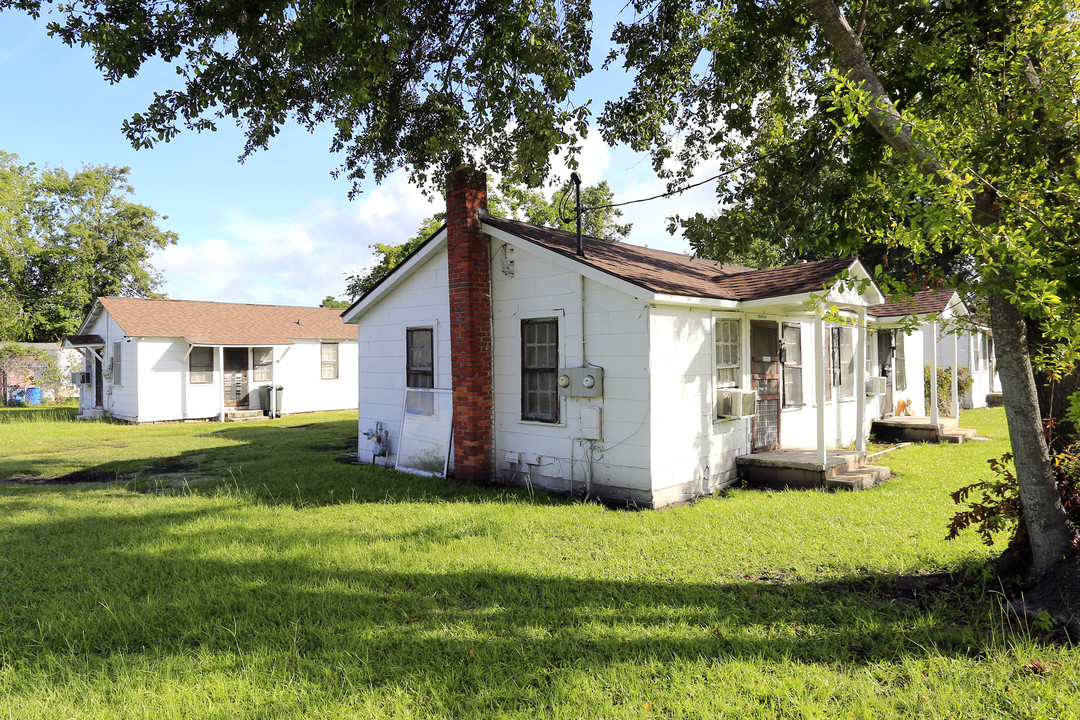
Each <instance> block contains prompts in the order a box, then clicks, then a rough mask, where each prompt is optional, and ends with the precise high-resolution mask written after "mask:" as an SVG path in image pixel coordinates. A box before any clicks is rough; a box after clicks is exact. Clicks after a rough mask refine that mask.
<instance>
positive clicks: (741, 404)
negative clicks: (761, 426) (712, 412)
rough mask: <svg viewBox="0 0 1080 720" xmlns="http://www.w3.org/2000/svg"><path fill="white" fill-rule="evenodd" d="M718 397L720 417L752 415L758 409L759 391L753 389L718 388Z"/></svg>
mask: <svg viewBox="0 0 1080 720" xmlns="http://www.w3.org/2000/svg"><path fill="white" fill-rule="evenodd" d="M716 397H717V403H716V405H717V408H716V409H717V415H719V416H720V417H750V416H751V415H753V414H754V411H755V410H756V409H757V393H756V392H755V391H753V390H734V389H732V390H717V392H716Z"/></svg>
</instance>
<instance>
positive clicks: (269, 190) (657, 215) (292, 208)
mask: <svg viewBox="0 0 1080 720" xmlns="http://www.w3.org/2000/svg"><path fill="white" fill-rule="evenodd" d="M47 19H48V18H47V16H46V17H45V18H43V20H42V21H39V22H34V21H33V20H31V19H30V18H28V17H26V16H25V15H21V14H18V13H15V12H12V11H7V12H3V13H0V98H3V99H4V100H3V102H2V108H0V150H5V151H7V152H11V153H15V154H17V155H19V156H20V158H21V159H22V161H23V162H35V163H37V164H38V165H49V166H53V167H57V166H63V167H64V168H66V169H68V170H71V171H74V170H78V169H79V168H80V167H82V166H83V165H84V164H88V165H105V164H107V165H120V166H128V167H130V168H131V175H130V180H131V184H132V185H133V186H134V188H135V192H136V197H135V199H136V201H137V202H140V203H143V204H145V205H149V206H150V207H152V208H154V209H155V210H157V211H158V212H159V213H161V214H163V215H166V216H168V219H167V220H165V221H164V222H163V223H162V224H163V225H164V226H165V227H167V228H168V229H170V230H173V231H175V232H176V233H177V234H178V235H179V237H180V240H179V242H178V244H177V245H176V246H175V247H171V248H169V249H168V250H166V251H164V252H162V253H159V254H158V255H156V256H155V258H154V264H155V266H156V267H157V268H158V269H159V270H160V271H161V272H162V273H163V275H164V278H165V285H164V290H165V292H166V293H167V294H168V295H169V296H170V297H174V298H183V299H192V300H220V301H226V302H255V303H280V304H287V305H315V304H318V303H319V302H320V301H321V300H322V299H323V298H324V297H325V296H326V295H335V296H340V295H342V294H343V292H344V287H345V277H346V275H348V274H350V273H354V272H359V271H361V270H363V269H365V268H366V267H370V266H371V264H372V262H373V260H372V254H371V250H370V249H369V247H368V246H369V245H370V244H371V243H374V242H391V243H393V242H401V241H403V240H405V239H407V238H409V237H411V236H412V234H413V232H414V231H415V229H416V227H417V226H418V225H419V223H420V221H421V220H422V219H423V218H424V217H426V216H428V215H431V214H432V213H433V212H435V211H436V210H437V209H438V208H437V206H436V205H432V204H431V203H430V201H429V200H428V199H426V198H425V197H424V196H423V195H422V193H421V192H420V191H419V189H417V188H415V187H412V186H410V185H409V183H408V181H407V179H406V178H405V175H404V173H397V174H395V175H393V176H392V177H390V178H389V179H387V180H386V181H385V182H384V183H383V184H382V186H376V185H375V184H374V183H373V182H370V181H369V182H368V183H367V184H366V185H365V186H364V188H363V189H364V192H363V194H362V195H361V196H360V197H358V198H357V199H356V200H354V201H351V202H350V201H349V200H348V199H347V195H348V191H349V184H348V183H347V182H346V181H345V180H334V179H333V178H331V176H330V173H331V171H332V170H333V169H334V168H336V167H337V166H338V159H337V157H336V156H334V155H333V154H331V153H330V152H329V149H328V148H329V137H330V136H329V133H328V132H325V131H321V132H320V131H317V132H316V133H314V134H309V133H307V132H306V131H304V130H303V129H301V128H298V127H295V126H294V127H289V128H286V129H285V130H284V131H283V132H282V133H281V134H280V135H279V136H278V137H276V138H275V139H274V140H272V141H271V143H270V147H269V149H267V150H263V151H260V152H258V153H256V154H254V155H253V156H252V157H249V158H248V159H247V160H246V161H245V162H244V163H243V164H240V163H239V162H238V161H237V156H238V155H239V154H240V152H241V150H242V149H243V136H242V134H241V133H240V131H239V130H237V129H236V128H234V127H229V126H226V125H222V126H221V128H220V129H219V131H218V132H215V133H202V134H195V133H182V134H181V135H180V136H179V137H177V138H176V139H174V140H172V141H171V142H168V143H163V144H159V145H158V146H156V147H154V148H153V149H150V150H139V151H136V150H134V149H133V148H132V147H131V146H130V145H129V144H128V142H127V140H126V138H125V137H124V136H123V134H122V133H121V130H120V128H121V124H122V123H123V121H124V119H126V118H128V117H130V116H131V115H132V114H133V113H135V112H140V111H142V110H144V109H145V108H146V106H147V105H148V104H149V101H150V99H151V98H152V97H153V93H154V92H155V91H162V90H164V89H166V88H169V87H173V86H174V84H175V82H176V80H177V79H178V77H177V76H176V75H175V73H174V72H173V71H172V70H171V69H170V68H168V67H166V66H164V64H162V63H157V64H156V65H155V66H151V67H148V68H147V69H145V70H144V71H143V72H142V73H140V75H139V76H138V77H136V78H133V79H129V80H125V81H123V82H120V83H118V84H116V85H110V84H109V83H107V82H105V81H104V80H102V78H101V75H100V73H99V72H98V71H97V70H96V69H95V68H94V64H93V59H92V57H91V55H90V53H89V52H88V51H86V50H83V49H80V48H75V49H72V48H68V47H67V46H66V45H64V44H63V43H61V42H59V41H58V40H55V39H53V38H50V37H48V36H47V35H46V32H45V22H46V21H47ZM609 23H610V19H609V18H598V20H597V23H596V27H595V37H594V50H593V58H594V61H593V64H594V66H595V67H597V68H599V66H600V64H601V62H602V59H603V54H604V53H605V52H606V47H605V40H606V39H607V37H609V35H610V28H609V27H608V26H607V25H608V24H609ZM625 84H626V79H625V78H624V77H623V76H622V75H621V73H619V72H618V71H612V72H609V73H607V74H606V75H597V76H596V77H594V78H590V79H588V80H587V81H586V82H585V83H583V84H582V87H581V93H582V97H583V98H589V97H592V98H593V100H594V103H593V107H594V113H598V112H599V111H600V109H601V106H602V102H603V100H604V99H605V98H606V97H607V96H606V95H600V94H595V93H599V92H601V91H602V92H604V93H610V92H612V88H613V87H614V88H617V87H619V86H624V85H625ZM590 93H594V94H590ZM712 170H713V168H712V167H711V166H706V167H703V168H701V169H700V171H699V176H707V175H709V174H711V171H712ZM580 172H581V174H582V177H583V180H584V182H585V183H586V184H593V183H595V182H598V181H600V180H607V181H608V183H609V184H610V185H611V187H612V189H613V190H614V192H615V199H616V201H617V202H618V201H624V200H633V199H637V198H640V197H647V196H651V195H654V194H657V193H660V192H663V190H664V186H663V183H662V182H661V181H659V180H657V178H656V177H655V175H654V174H653V173H652V170H651V165H650V162H649V160H648V159H647V158H645V157H643V156H640V155H637V154H635V153H633V152H630V151H629V150H627V149H625V148H616V149H610V148H607V147H605V146H604V145H603V143H602V142H601V141H600V139H599V136H598V134H596V133H594V134H593V135H592V136H591V137H590V138H589V139H587V141H586V148H585V154H584V156H583V157H582V159H581V169H580ZM563 174H564V175H567V174H568V171H566V172H564V173H563ZM715 206H716V200H715V190H714V188H713V186H712V184H706V185H705V186H703V187H702V188H698V189H696V190H693V191H690V192H688V193H686V194H684V195H682V196H679V197H676V198H671V199H665V200H659V201H653V202H649V203H641V204H637V205H631V206H629V207H628V208H626V214H625V215H624V217H623V220H624V221H627V220H628V221H630V222H633V224H634V228H633V232H632V233H631V237H630V242H633V243H635V244H640V245H649V246H650V247H655V248H662V249H665V250H673V251H677V252H682V251H689V245H688V244H687V243H686V242H685V240H683V239H682V238H681V237H679V236H676V237H672V236H670V235H668V233H667V231H666V229H665V226H666V221H665V218H666V217H668V216H670V215H673V214H676V213H679V214H687V213H691V212H696V211H701V212H706V213H707V212H709V211H711V210H712V209H713V208H715Z"/></svg>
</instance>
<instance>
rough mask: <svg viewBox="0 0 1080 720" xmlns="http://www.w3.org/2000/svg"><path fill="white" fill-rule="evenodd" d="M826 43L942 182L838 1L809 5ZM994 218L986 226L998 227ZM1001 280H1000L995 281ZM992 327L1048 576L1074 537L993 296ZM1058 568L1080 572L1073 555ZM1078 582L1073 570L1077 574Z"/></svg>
mask: <svg viewBox="0 0 1080 720" xmlns="http://www.w3.org/2000/svg"><path fill="white" fill-rule="evenodd" d="M805 2H806V7H807V9H808V10H809V11H810V14H811V15H812V16H813V17H814V19H815V20H816V22H817V24H818V27H819V28H820V30H821V34H822V36H823V37H824V38H825V39H826V40H827V41H828V42H829V43H830V44H831V45H832V47H833V51H834V52H835V53H836V59H837V65H838V67H839V68H840V69H841V70H842V71H843V72H845V73H847V74H848V77H849V78H851V79H852V80H854V81H857V82H859V83H860V85H861V87H862V88H863V89H864V90H865V91H866V92H867V93H869V95H870V96H871V98H873V100H874V102H875V104H876V107H875V108H873V109H872V110H870V111H869V112H868V113H867V117H866V119H867V122H869V123H870V124H871V125H872V126H873V127H874V128H875V129H876V130H877V131H878V133H879V134H880V135H881V136H882V138H884V139H885V141H886V142H888V143H889V144H890V145H891V146H892V147H893V148H894V149H895V150H896V151H897V152H898V153H899V154H900V155H901V156H903V157H905V158H907V160H908V161H909V162H911V163H912V164H914V165H915V166H916V167H917V168H918V169H919V170H920V171H921V172H923V173H925V174H926V175H928V176H931V177H932V178H934V179H936V180H938V181H944V180H945V177H946V172H945V171H944V169H943V166H942V165H941V163H940V162H938V160H937V158H935V157H934V155H933V153H932V152H930V150H929V149H928V148H926V147H924V146H923V145H922V144H921V143H919V142H918V141H917V140H916V139H914V138H912V136H911V133H910V131H909V129H908V127H907V125H905V124H904V122H903V120H902V119H901V118H900V115H899V113H898V112H897V111H896V108H895V107H894V105H893V103H892V101H891V100H890V99H889V96H888V95H887V94H886V92H885V89H884V87H883V86H882V84H881V81H880V80H879V79H878V77H877V74H876V73H875V72H874V70H873V68H872V67H871V66H870V63H869V61H868V60H867V58H866V53H865V52H864V51H863V47H862V43H861V42H860V41H859V38H858V36H857V35H856V34H855V32H854V31H853V30H852V29H851V26H850V25H848V23H847V21H846V20H845V19H844V16H843V15H842V14H841V12H840V9H839V8H838V7H837V6H836V3H835V2H833V0H805ZM995 219H996V218H983V221H984V222H986V221H991V222H992V221H993V220H995ZM995 279H997V278H995ZM990 301H991V324H992V327H993V330H994V342H995V346H996V348H997V358H998V373H999V375H1000V377H1001V387H1002V394H1003V396H1004V401H1005V412H1006V416H1007V417H1008V424H1009V435H1010V440H1011V442H1012V448H1013V457H1014V458H1015V463H1016V479H1017V483H1018V484H1019V486H1020V499H1021V502H1022V503H1023V512H1024V519H1025V520H1026V522H1027V525H1028V532H1029V535H1030V539H1031V548H1032V555H1033V564H1034V569H1035V571H1036V573H1037V574H1042V573H1044V572H1045V571H1047V570H1048V569H1049V568H1050V567H1051V566H1052V565H1054V563H1056V562H1057V561H1058V560H1061V559H1062V558H1064V557H1065V556H1066V555H1068V554H1069V552H1070V550H1071V548H1072V544H1073V540H1074V539H1075V538H1076V530H1075V528H1074V527H1073V526H1072V524H1071V523H1070V522H1069V520H1068V517H1067V516H1066V515H1065V510H1064V508H1063V507H1062V504H1061V497H1060V495H1059V493H1058V490H1057V482H1056V480H1055V478H1054V474H1053V472H1052V470H1051V466H1050V456H1049V452H1048V449H1047V446H1046V438H1045V435H1044V434H1043V425H1042V418H1041V417H1040V415H1039V405H1038V400H1037V396H1036V393H1035V381H1034V377H1033V375H1032V370H1031V359H1030V356H1029V354H1028V346H1027V335H1026V327H1025V324H1024V319H1023V317H1022V316H1021V315H1020V312H1019V311H1018V310H1017V309H1016V308H1015V307H1014V306H1013V305H1012V304H1011V303H1009V302H1008V301H1007V300H1006V298H1005V297H1004V296H1003V295H1001V294H1000V293H996V292H993V293H991V294H990ZM1061 565H1070V566H1075V565H1077V556H1076V555H1075V554H1074V555H1073V556H1072V557H1071V558H1070V559H1069V561H1068V562H1066V563H1061ZM1072 574H1073V575H1075V574H1076V573H1075V567H1074V568H1073V573H1072Z"/></svg>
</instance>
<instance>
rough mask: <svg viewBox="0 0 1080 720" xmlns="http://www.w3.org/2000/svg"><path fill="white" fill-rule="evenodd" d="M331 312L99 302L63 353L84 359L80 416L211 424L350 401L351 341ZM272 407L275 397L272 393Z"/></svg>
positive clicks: (325, 407)
mask: <svg viewBox="0 0 1080 720" xmlns="http://www.w3.org/2000/svg"><path fill="white" fill-rule="evenodd" d="M340 312H341V311H340V310H339V309H335V308H313V307H290V306H283V305H247V304H235V303H220V302H200V301H191V300H168V299H164V300H156V299H144V298H119V297H103V298H98V299H97V300H96V301H95V302H94V305H93V307H92V308H91V310H90V313H89V315H88V316H87V318H86V319H85V320H84V321H83V323H82V326H81V327H80V328H79V331H78V334H77V335H71V336H69V337H67V338H66V339H65V341H64V345H65V347H70V348H76V349H78V350H79V351H81V352H82V353H83V357H84V365H83V373H82V377H81V378H79V380H80V385H81V389H82V392H81V393H80V399H79V413H78V414H79V417H84V418H86V417H102V416H111V417H114V418H118V419H121V420H126V421H129V422H161V421H169V420H194V419H218V420H224V419H225V417H226V414H228V413H231V412H233V411H235V410H240V409H253V410H254V409H262V410H268V409H269V408H264V407H261V405H260V399H259V395H260V393H259V392H258V389H259V387H260V386H265V385H269V386H280V387H282V388H283V391H282V395H283V396H282V404H281V407H280V408H275V409H276V410H278V412H282V413H297V412H312V411H316V410H342V409H349V408H355V407H356V406H357V405H356V373H357V362H356V340H355V338H353V337H351V336H352V332H351V331H350V329H349V328H348V327H347V326H346V325H345V324H344V323H342V321H341V317H340ZM271 401H273V396H271Z"/></svg>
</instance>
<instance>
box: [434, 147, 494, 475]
mask: <svg viewBox="0 0 1080 720" xmlns="http://www.w3.org/2000/svg"><path fill="white" fill-rule="evenodd" d="M481 210H487V175H486V174H485V173H484V172H482V171H478V170H476V169H474V168H472V167H470V166H463V167H460V168H458V169H457V170H455V171H454V172H453V173H452V174H451V175H450V179H449V181H448V182H447V188H446V236H447V237H446V251H447V255H448V264H449V276H450V277H449V279H450V366H451V373H452V375H453V383H454V474H455V477H456V478H457V479H458V480H461V481H464V482H483V481H488V480H491V478H492V477H493V476H494V462H495V421H494V406H493V400H492V381H493V379H494V378H493V374H492V347H491V274H490V269H491V264H490V262H489V258H488V241H487V239H486V238H485V236H484V235H483V234H482V233H481V232H480V211H481Z"/></svg>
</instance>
